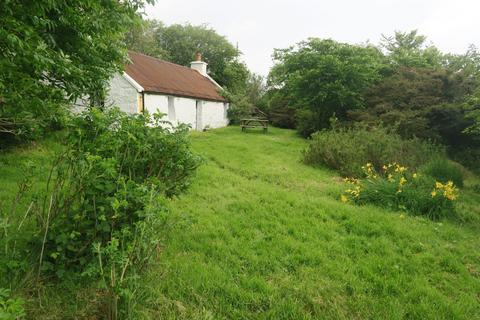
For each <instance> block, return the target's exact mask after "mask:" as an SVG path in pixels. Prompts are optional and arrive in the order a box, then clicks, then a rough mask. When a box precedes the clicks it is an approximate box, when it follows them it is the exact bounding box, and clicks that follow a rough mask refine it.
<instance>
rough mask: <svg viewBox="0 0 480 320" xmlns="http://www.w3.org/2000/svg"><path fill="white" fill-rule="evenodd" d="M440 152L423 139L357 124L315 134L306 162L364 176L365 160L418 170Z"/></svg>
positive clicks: (347, 173)
mask: <svg viewBox="0 0 480 320" xmlns="http://www.w3.org/2000/svg"><path fill="white" fill-rule="evenodd" d="M439 154H442V152H441V149H440V148H439V147H437V146H434V145H432V144H430V143H428V142H424V141H422V140H420V139H417V138H412V139H402V138H401V137H400V136H399V135H398V134H396V133H393V132H390V131H389V130H387V129H385V128H383V127H376V128H368V127H366V126H356V127H353V128H343V127H338V128H334V129H333V130H329V131H328V130H324V131H319V132H317V133H315V134H313V135H312V139H311V143H310V145H309V146H308V148H307V149H306V150H305V151H304V154H303V161H304V162H305V163H307V164H312V165H325V166H327V167H329V168H332V169H336V170H338V171H339V172H340V174H342V175H344V176H354V177H360V176H362V174H363V171H362V170H361V166H362V164H363V163H367V162H368V163H372V164H373V166H374V167H375V168H376V169H380V168H381V167H382V165H383V164H384V163H393V162H398V163H400V162H401V163H403V164H405V165H406V166H408V167H409V168H412V169H414V168H418V167H419V166H421V165H423V164H425V163H426V162H427V161H429V160H430V159H432V158H433V157H435V156H438V155H439Z"/></svg>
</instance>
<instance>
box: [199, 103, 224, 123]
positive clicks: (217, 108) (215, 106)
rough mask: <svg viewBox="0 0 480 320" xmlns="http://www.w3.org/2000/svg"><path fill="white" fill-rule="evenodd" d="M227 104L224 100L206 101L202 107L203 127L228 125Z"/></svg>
mask: <svg viewBox="0 0 480 320" xmlns="http://www.w3.org/2000/svg"><path fill="white" fill-rule="evenodd" d="M227 106H228V105H226V104H224V103H223V102H215V101H204V102H203V107H202V124H203V127H204V128H205V127H207V126H208V127H209V128H221V127H225V126H227V125H228V118H227V110H226V108H227Z"/></svg>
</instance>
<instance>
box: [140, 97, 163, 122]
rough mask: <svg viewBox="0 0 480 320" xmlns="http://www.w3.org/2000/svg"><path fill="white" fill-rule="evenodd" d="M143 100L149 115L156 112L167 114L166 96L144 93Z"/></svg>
mask: <svg viewBox="0 0 480 320" xmlns="http://www.w3.org/2000/svg"><path fill="white" fill-rule="evenodd" d="M144 99H145V110H146V111H148V113H150V114H151V115H152V114H154V113H156V112H161V113H164V114H168V96H165V95H162V94H152V93H145V95H144ZM165 120H166V118H165Z"/></svg>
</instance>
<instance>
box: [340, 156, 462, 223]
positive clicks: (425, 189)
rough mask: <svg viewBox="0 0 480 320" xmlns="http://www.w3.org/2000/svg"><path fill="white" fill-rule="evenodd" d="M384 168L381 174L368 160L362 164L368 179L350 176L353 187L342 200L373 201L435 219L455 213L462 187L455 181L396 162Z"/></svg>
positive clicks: (350, 187) (349, 182) (379, 204)
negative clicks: (410, 169) (433, 176)
mask: <svg viewBox="0 0 480 320" xmlns="http://www.w3.org/2000/svg"><path fill="white" fill-rule="evenodd" d="M382 167H383V168H382V172H381V173H377V171H376V170H375V169H374V168H373V165H372V164H371V163H367V165H366V166H363V167H362V169H363V171H364V173H365V176H366V178H365V179H363V180H358V179H354V178H346V179H345V182H346V183H347V184H348V185H349V188H348V189H346V190H345V192H344V193H343V194H342V195H341V200H342V202H353V203H356V204H367V203H370V204H374V205H377V206H381V207H386V208H389V209H392V210H402V211H408V212H411V213H414V214H419V215H424V216H427V217H428V218H430V219H433V220H437V219H440V218H443V217H447V216H450V215H452V214H453V213H455V207H454V201H455V200H456V199H457V196H458V190H457V188H456V187H455V185H454V184H453V182H452V181H449V182H447V183H441V182H438V181H435V180H434V179H432V178H431V177H428V176H422V175H419V174H417V173H412V172H410V171H409V170H408V169H407V168H406V167H404V166H401V165H399V164H396V163H394V164H388V165H384V166H382Z"/></svg>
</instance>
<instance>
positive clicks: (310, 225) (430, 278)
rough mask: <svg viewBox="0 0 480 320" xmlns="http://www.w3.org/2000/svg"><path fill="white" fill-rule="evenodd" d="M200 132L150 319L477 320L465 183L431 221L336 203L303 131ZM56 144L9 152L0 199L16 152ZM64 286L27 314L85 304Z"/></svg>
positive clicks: (473, 235)
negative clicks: (445, 215) (451, 210)
mask: <svg viewBox="0 0 480 320" xmlns="http://www.w3.org/2000/svg"><path fill="white" fill-rule="evenodd" d="M192 141H193V147H194V149H195V150H196V151H197V152H198V153H200V154H202V155H203V156H204V158H205V160H206V161H205V164H204V165H203V166H202V167H201V168H200V169H199V171H198V174H197V177H196V179H195V180H194V183H193V184H192V186H191V188H190V189H189V191H188V192H187V193H186V194H184V195H182V196H181V197H179V198H176V199H172V200H171V201H170V207H171V216H172V219H171V221H172V229H171V230H170V231H169V232H168V235H167V238H166V241H165V244H164V247H163V252H162V254H161V257H160V260H159V262H158V264H157V265H155V266H154V268H153V269H152V270H151V272H149V273H148V274H147V275H146V276H145V278H144V279H141V281H142V282H143V283H144V285H145V288H146V290H147V291H146V292H145V293H144V294H145V296H144V299H143V301H142V305H141V308H140V309H141V310H140V311H141V314H142V315H143V317H144V318H153V319H352V318H354V319H355V318H356V319H386V318H388V319H404V318H409V319H429V318H435V319H480V294H479V292H480V251H479V250H478V247H479V245H480V239H479V236H478V235H479V231H480V219H479V217H480V205H479V204H480V196H479V195H478V193H476V192H474V191H473V190H471V189H468V186H469V181H466V186H467V187H466V189H465V190H464V191H463V197H462V198H461V199H460V200H459V204H458V206H459V211H460V214H459V217H457V218H456V219H449V220H444V221H441V222H432V221H430V220H427V219H424V218H421V217H413V216H409V215H402V214H401V213H400V212H390V211H386V210H384V209H380V208H376V207H373V206H365V207H355V206H352V205H349V204H343V203H341V202H340V201H339V194H340V192H341V190H342V189H343V185H342V184H341V183H340V178H339V177H338V176H337V175H336V173H335V172H332V171H328V170H325V169H321V168H313V167H309V166H306V165H304V164H302V163H301V162H300V156H301V153H300V152H301V150H302V149H303V148H305V147H306V146H307V143H308V142H307V141H306V140H303V139H301V138H299V137H297V136H296V135H295V133H294V132H293V131H289V130H281V129H275V128H272V129H271V131H270V132H269V133H268V134H267V135H263V134H261V133H257V132H255V131H250V132H248V133H241V132H240V129H239V128H237V127H228V128H224V129H218V130H212V131H209V132H206V133H194V134H192ZM52 143H53V142H52V141H47V142H46V143H45V144H43V145H41V146H39V147H37V148H27V149H21V150H18V151H13V152H10V153H9V154H6V155H1V156H0V163H1V164H2V166H1V167H0V185H2V186H8V188H4V187H2V188H1V189H0V199H3V200H4V199H8V198H10V197H11V196H12V190H13V189H14V185H15V179H16V177H17V176H18V174H19V171H18V170H19V167H18V166H17V164H18V162H19V159H21V158H25V159H34V160H36V161H38V162H39V163H40V165H39V166H43V165H44V164H45V162H46V161H47V160H46V159H48V158H49V157H50V156H49V155H50V152H51V151H50V150H51V149H55V148H56V147H55V146H51V147H50V144H52ZM38 173H39V176H41V175H42V174H43V171H42V170H40V171H39V172H38ZM471 179H472V181H474V179H475V178H471ZM62 294H63V293H62V292H61V291H60V292H59V291H58V290H57V292H55V290H47V295H49V297H50V299H48V297H47V298H44V300H43V304H42V307H40V305H39V304H38V303H37V302H36V300H34V301H32V303H33V305H35V306H37V307H38V310H35V312H37V313H34V312H33V310H32V311H31V314H37V315H38V314H45V316H44V317H45V318H48V315H50V317H51V318H59V319H60V318H62V312H64V313H63V317H64V318H65V317H67V318H68V317H72V314H66V313H67V312H68V313H74V312H80V311H79V310H80V309H81V310H82V312H83V310H85V307H83V309H82V307H81V306H78V305H79V304H81V303H85V301H89V299H88V298H85V295H88V293H78V292H77V293H73V294H71V295H65V297H66V298H64V299H62V298H61V296H62ZM75 294H77V296H76V298H77V299H78V300H79V302H77V306H76V307H72V305H73V302H72V300H69V302H68V303H69V304H70V307H69V308H67V309H65V310H64V308H63V306H64V305H65V303H66V302H65V301H66V299H71V298H72V297H74V298H73V300H75ZM79 295H82V296H81V297H79ZM93 300H95V299H94V297H91V299H90V301H89V302H90V303H92V301H93ZM45 301H47V303H45ZM87 309H88V308H87ZM74 310H76V311H74Z"/></svg>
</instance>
